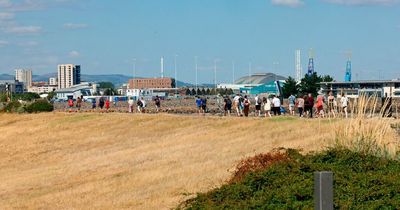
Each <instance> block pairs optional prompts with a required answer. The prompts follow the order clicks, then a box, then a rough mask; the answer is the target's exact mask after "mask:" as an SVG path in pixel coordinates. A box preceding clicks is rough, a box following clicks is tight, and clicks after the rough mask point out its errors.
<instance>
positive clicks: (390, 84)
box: [321, 79, 400, 98]
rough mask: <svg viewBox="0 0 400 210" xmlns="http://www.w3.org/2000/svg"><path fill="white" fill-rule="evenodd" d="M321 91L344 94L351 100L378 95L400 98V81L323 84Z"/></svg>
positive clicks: (338, 94)
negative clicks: (361, 96) (362, 96)
mask: <svg viewBox="0 0 400 210" xmlns="http://www.w3.org/2000/svg"><path fill="white" fill-rule="evenodd" d="M321 91H322V92H324V93H327V92H329V91H332V92H333V94H334V95H335V96H340V95H341V94H342V93H344V94H346V95H347V96H348V97H350V98H358V97H359V96H360V95H368V96H370V95H376V96H378V97H395V98H399V97H400V80H399V79H396V80H367V81H352V82H323V83H321Z"/></svg>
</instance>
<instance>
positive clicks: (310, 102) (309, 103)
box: [307, 93, 314, 118]
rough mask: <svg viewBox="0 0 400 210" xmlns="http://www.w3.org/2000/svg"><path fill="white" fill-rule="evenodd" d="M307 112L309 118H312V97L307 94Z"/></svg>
mask: <svg viewBox="0 0 400 210" xmlns="http://www.w3.org/2000/svg"><path fill="white" fill-rule="evenodd" d="M307 100H308V110H309V112H310V113H309V114H310V118H313V107H314V97H313V96H312V94H311V93H309V94H308V99H307Z"/></svg>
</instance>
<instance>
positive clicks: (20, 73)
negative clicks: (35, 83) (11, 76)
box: [15, 69, 32, 89]
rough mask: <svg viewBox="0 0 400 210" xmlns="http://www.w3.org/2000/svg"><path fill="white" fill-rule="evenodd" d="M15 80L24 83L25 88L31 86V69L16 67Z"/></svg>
mask: <svg viewBox="0 0 400 210" xmlns="http://www.w3.org/2000/svg"><path fill="white" fill-rule="evenodd" d="M15 80H18V81H19V82H22V83H24V86H25V89H28V88H29V87H31V86H32V70H27V69H16V70H15Z"/></svg>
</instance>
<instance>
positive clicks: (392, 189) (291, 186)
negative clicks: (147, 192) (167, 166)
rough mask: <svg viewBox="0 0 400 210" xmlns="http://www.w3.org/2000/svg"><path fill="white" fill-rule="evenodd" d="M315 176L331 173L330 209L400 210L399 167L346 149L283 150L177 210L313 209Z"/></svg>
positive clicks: (252, 162) (245, 164)
mask: <svg viewBox="0 0 400 210" xmlns="http://www.w3.org/2000/svg"><path fill="white" fill-rule="evenodd" d="M316 171H332V172H334V203H335V204H334V205H335V209H399V208H400V179H399V174H400V162H399V161H396V160H390V159H385V158H379V157H375V156H372V155H367V154H362V153H356V152H352V151H349V150H346V149H337V148H336V149H330V150H328V151H325V152H322V153H318V154H308V155H301V154H300V153H299V152H298V151H295V150H286V151H284V152H283V153H282V152H275V153H270V154H266V155H258V156H256V157H254V158H251V159H248V160H245V161H242V162H241V163H240V164H239V166H238V168H237V170H236V172H235V174H234V176H233V178H232V179H231V180H229V181H228V182H227V184H225V185H223V186H221V187H220V188H218V189H214V190H212V191H210V192H207V193H199V194H197V196H196V197H195V198H193V199H191V200H188V201H186V202H185V203H183V204H181V205H180V206H179V207H178V209H313V208H314V203H313V186H314V185H313V179H314V172H316Z"/></svg>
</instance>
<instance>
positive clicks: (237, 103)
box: [233, 94, 242, 117]
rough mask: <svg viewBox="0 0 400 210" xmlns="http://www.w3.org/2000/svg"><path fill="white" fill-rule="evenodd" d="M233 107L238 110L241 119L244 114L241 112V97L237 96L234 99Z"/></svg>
mask: <svg viewBox="0 0 400 210" xmlns="http://www.w3.org/2000/svg"><path fill="white" fill-rule="evenodd" d="M233 106H234V107H235V109H236V113H237V115H238V117H240V115H241V114H242V113H241V111H240V95H239V94H237V95H236V96H235V97H234V98H233Z"/></svg>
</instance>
